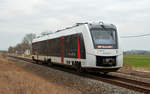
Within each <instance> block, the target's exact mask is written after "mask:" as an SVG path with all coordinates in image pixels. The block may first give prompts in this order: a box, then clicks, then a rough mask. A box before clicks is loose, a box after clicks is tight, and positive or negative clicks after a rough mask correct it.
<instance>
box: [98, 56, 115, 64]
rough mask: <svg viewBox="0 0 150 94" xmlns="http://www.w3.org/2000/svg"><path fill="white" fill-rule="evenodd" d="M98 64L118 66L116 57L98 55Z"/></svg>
mask: <svg viewBox="0 0 150 94" xmlns="http://www.w3.org/2000/svg"><path fill="white" fill-rule="evenodd" d="M97 66H116V57H98V58H97Z"/></svg>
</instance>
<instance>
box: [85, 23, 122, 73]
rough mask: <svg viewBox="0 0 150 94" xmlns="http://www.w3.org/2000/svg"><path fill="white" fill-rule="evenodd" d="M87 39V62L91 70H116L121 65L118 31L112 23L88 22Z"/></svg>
mask: <svg viewBox="0 0 150 94" xmlns="http://www.w3.org/2000/svg"><path fill="white" fill-rule="evenodd" d="M88 28H89V37H90V38H89V39H91V40H89V41H86V43H87V44H91V45H92V46H89V47H88V48H87V50H86V51H87V64H86V66H88V67H89V68H91V69H93V70H96V71H97V70H100V71H102V72H112V71H117V70H118V69H119V68H121V67H122V66H123V51H122V49H121V44H120V38H119V32H118V31H117V29H116V26H115V25H113V24H103V23H97V24H88Z"/></svg>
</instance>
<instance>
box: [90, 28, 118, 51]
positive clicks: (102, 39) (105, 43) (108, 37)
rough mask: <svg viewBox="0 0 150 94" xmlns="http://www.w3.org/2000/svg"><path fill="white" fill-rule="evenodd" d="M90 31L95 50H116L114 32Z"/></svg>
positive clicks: (111, 30) (110, 30)
mask: <svg viewBox="0 0 150 94" xmlns="http://www.w3.org/2000/svg"><path fill="white" fill-rule="evenodd" d="M90 31H91V35H92V39H93V43H94V46H95V48H96V49H117V34H116V30H114V29H101V28H95V29H91V30H90Z"/></svg>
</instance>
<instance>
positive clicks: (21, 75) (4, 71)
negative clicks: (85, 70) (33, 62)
mask: <svg viewBox="0 0 150 94" xmlns="http://www.w3.org/2000/svg"><path fill="white" fill-rule="evenodd" d="M0 94H80V93H78V92H76V91H74V90H71V89H68V88H66V87H63V86H60V85H57V84H56V83H53V82H49V81H47V80H45V79H43V78H42V77H40V76H37V75H35V74H33V73H32V72H28V71H26V70H24V68H22V67H19V66H17V65H15V63H14V62H12V61H9V60H6V59H4V58H3V57H1V56H0Z"/></svg>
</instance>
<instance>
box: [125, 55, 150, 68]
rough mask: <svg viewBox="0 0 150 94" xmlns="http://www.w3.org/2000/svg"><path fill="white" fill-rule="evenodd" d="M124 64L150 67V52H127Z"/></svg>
mask: <svg viewBox="0 0 150 94" xmlns="http://www.w3.org/2000/svg"><path fill="white" fill-rule="evenodd" d="M124 64H125V65H128V66H133V67H140V68H150V54H148V55H142V54H126V55H124Z"/></svg>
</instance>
